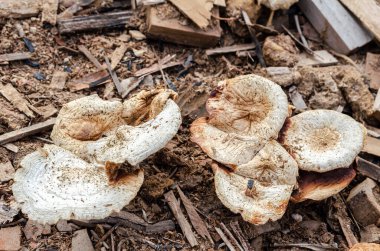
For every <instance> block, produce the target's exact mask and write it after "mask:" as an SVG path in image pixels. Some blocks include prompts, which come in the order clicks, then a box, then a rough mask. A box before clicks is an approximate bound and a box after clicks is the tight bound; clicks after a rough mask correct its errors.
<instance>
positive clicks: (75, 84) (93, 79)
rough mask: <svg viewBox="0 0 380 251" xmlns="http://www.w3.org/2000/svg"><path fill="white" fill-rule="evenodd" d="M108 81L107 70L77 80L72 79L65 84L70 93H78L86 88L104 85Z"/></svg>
mask: <svg viewBox="0 0 380 251" xmlns="http://www.w3.org/2000/svg"><path fill="white" fill-rule="evenodd" d="M109 79H110V74H109V73H108V71H107V70H101V71H97V72H94V73H90V74H88V75H86V76H83V77H82V78H79V79H74V80H72V81H70V82H68V83H67V87H69V89H70V91H79V90H83V89H87V88H92V87H95V86H98V85H101V84H104V83H105V82H106V81H108V80H109Z"/></svg>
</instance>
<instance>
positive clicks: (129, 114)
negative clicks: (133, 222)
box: [12, 90, 181, 224]
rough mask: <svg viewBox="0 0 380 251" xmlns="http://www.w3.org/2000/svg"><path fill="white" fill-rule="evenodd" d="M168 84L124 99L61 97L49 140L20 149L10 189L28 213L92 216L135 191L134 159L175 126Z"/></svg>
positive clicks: (138, 172)
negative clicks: (23, 153)
mask: <svg viewBox="0 0 380 251" xmlns="http://www.w3.org/2000/svg"><path fill="white" fill-rule="evenodd" d="M173 98H176V94H175V93H174V92H172V91H168V90H153V91H142V92H140V93H139V94H137V95H136V96H135V97H133V98H131V99H129V100H126V101H124V103H122V102H120V101H104V100H102V99H100V98H99V97H98V96H97V95H92V96H87V97H84V98H80V99H77V100H74V101H72V102H69V103H67V104H66V105H65V106H63V108H62V109H61V111H60V112H59V114H58V117H57V122H56V124H55V125H54V128H53V131H52V133H51V138H52V140H53V142H54V145H53V144H52V145H45V146H44V147H43V148H41V149H38V150H37V151H35V152H33V153H31V154H29V155H27V156H25V157H24V159H23V160H22V161H21V167H22V168H20V169H18V170H17V172H16V175H15V179H14V180H15V183H14V185H13V187H12V190H13V194H14V196H15V199H16V201H17V202H18V203H20V205H21V207H22V211H23V212H24V213H26V214H28V216H29V218H30V219H32V220H36V221H38V222H41V223H49V224H54V223H56V222H57V221H58V220H60V219H80V220H87V219H99V218H104V217H106V216H108V215H110V214H111V213H112V212H114V211H120V210H121V209H122V208H123V207H124V206H126V205H127V204H128V203H129V202H130V201H131V200H132V199H133V198H134V197H135V196H136V195H137V192H138V191H139V189H140V187H141V185H142V183H143V180H144V172H143V170H142V169H141V168H139V166H138V164H139V163H140V162H141V161H143V160H144V159H146V158H147V157H148V156H150V155H151V154H153V153H155V152H157V151H158V150H160V149H161V148H163V147H164V146H165V145H166V144H167V143H168V141H169V140H170V139H171V138H172V137H173V136H174V135H175V134H176V133H177V131H178V129H179V126H180V124H181V113H180V109H179V107H178V106H177V104H176V103H175V102H174V101H173V100H172V99H173Z"/></svg>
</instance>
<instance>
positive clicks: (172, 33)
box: [147, 6, 222, 48]
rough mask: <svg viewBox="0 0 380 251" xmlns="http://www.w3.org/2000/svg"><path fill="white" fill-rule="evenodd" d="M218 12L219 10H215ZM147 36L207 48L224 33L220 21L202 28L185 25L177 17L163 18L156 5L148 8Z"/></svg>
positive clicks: (213, 44) (214, 43)
mask: <svg viewBox="0 0 380 251" xmlns="http://www.w3.org/2000/svg"><path fill="white" fill-rule="evenodd" d="M213 13H214V15H215V13H218V12H217V10H214V12H213ZM147 24H148V29H147V36H148V37H150V38H155V39H159V40H163V41H167V42H171V43H177V44H183V45H190V46H197V47H202V48H207V47H211V46H215V45H216V44H217V43H218V41H219V39H220V36H221V34H222V30H221V28H220V26H219V22H218V23H217V24H216V25H214V26H212V27H210V28H208V29H206V30H202V29H200V28H198V27H193V26H191V25H184V24H183V23H181V22H180V21H179V20H178V19H177V18H163V17H162V16H161V15H159V13H158V9H157V7H156V6H150V7H148V8H147Z"/></svg>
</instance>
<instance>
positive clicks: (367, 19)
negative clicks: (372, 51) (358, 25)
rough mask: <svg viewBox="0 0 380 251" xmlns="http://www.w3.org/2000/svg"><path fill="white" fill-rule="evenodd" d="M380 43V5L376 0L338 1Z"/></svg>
mask: <svg viewBox="0 0 380 251" xmlns="http://www.w3.org/2000/svg"><path fill="white" fill-rule="evenodd" d="M340 2H342V3H343V5H344V6H346V7H347V8H348V9H349V10H350V11H351V12H352V13H353V14H354V15H355V16H356V17H357V18H358V19H359V20H360V21H361V22H362V23H363V24H364V26H365V27H366V28H367V29H368V30H369V31H370V32H371V33H372V34H373V35H374V36H375V38H376V39H377V40H378V41H380V20H379V15H380V5H379V2H378V1H376V0H360V1H357V0H340Z"/></svg>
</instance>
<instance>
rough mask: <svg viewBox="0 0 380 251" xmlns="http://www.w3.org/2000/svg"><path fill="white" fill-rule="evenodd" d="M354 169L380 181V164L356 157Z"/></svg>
mask: <svg viewBox="0 0 380 251" xmlns="http://www.w3.org/2000/svg"><path fill="white" fill-rule="evenodd" d="M356 166H357V167H356V169H357V170H358V171H359V172H360V173H361V174H363V175H365V176H367V177H369V178H371V179H373V180H376V181H378V182H380V166H378V165H376V164H374V163H372V162H369V161H367V160H365V159H362V158H360V157H356Z"/></svg>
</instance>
